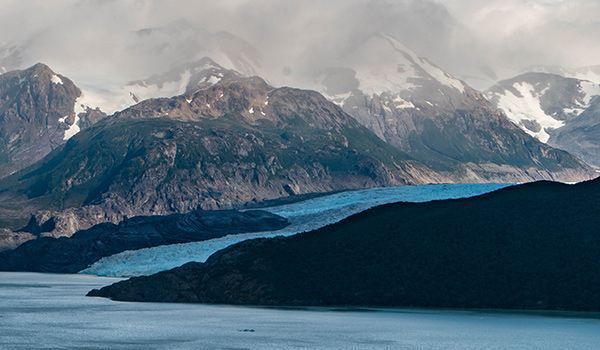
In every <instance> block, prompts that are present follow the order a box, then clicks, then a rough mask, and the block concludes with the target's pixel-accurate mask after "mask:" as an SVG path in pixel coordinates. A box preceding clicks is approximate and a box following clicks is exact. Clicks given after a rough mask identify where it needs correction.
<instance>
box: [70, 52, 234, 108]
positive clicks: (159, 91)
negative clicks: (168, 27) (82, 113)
mask: <svg viewBox="0 0 600 350" xmlns="http://www.w3.org/2000/svg"><path fill="white" fill-rule="evenodd" d="M240 76H241V74H240V73H238V72H236V71H233V70H230V69H226V68H223V67H222V66H220V65H218V64H217V63H215V62H214V61H213V60H212V59H210V58H208V57H203V58H201V59H199V60H197V61H194V62H188V63H184V64H181V65H179V66H177V67H174V68H172V69H170V70H168V71H167V72H163V73H159V74H154V75H152V76H151V77H149V78H146V79H140V80H134V81H130V82H127V83H125V84H123V85H121V86H114V87H112V88H102V89H97V88H94V87H84V88H83V93H82V98H81V99H80V101H81V102H82V103H83V104H85V105H86V106H94V107H98V108H100V109H101V110H103V111H106V112H107V113H108V114H113V113H116V112H119V111H122V110H124V109H126V108H128V107H131V106H132V105H135V104H136V103H138V102H140V101H143V100H147V99H151V98H160V97H173V96H179V95H183V94H193V93H194V92H195V91H197V90H198V89H201V88H207V87H209V86H211V85H214V84H216V83H218V82H219V81H221V80H222V79H230V78H234V77H240Z"/></svg>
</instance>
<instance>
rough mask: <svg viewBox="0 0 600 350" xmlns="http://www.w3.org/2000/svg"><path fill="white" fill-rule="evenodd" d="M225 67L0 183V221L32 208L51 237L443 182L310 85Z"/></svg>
mask: <svg viewBox="0 0 600 350" xmlns="http://www.w3.org/2000/svg"><path fill="white" fill-rule="evenodd" d="M226 73H227V72H225V71H224V72H223V79H221V80H220V81H218V82H216V83H214V84H212V83H211V84H212V85H210V84H209V85H202V86H196V87H197V88H199V90H198V91H195V92H194V93H193V94H189V95H182V96H176V97H172V98H161V99H151V100H146V101H143V102H141V103H139V104H137V105H135V106H133V107H131V108H129V109H126V110H124V111H122V112H119V113H116V114H114V115H112V116H110V117H108V118H106V119H104V120H102V121H100V122H98V123H96V124H95V125H93V126H92V127H90V128H88V129H86V130H83V131H81V132H79V133H78V134H77V135H75V136H73V137H72V138H70V139H69V141H68V142H67V143H66V144H65V145H64V146H63V147H60V148H58V149H56V150H55V151H54V152H52V153H51V154H50V155H48V156H47V157H46V158H44V159H43V160H42V161H40V162H38V163H36V164H35V165H34V166H33V167H31V168H29V169H27V170H26V171H23V172H20V173H17V174H15V175H13V176H11V177H9V178H6V179H5V180H3V181H0V203H1V204H0V224H2V226H3V227H7V228H11V229H19V228H21V227H23V226H25V224H26V223H27V220H29V215H30V214H31V213H33V214H34V215H35V217H34V220H35V221H36V223H37V225H39V226H43V225H44V224H45V223H46V222H48V221H49V220H52V222H53V225H52V227H53V230H51V232H48V233H47V235H50V236H62V235H70V234H72V233H73V232H75V231H78V230H81V229H84V228H88V227H91V226H92V225H94V224H97V223H100V222H105V221H108V222H114V223H116V222H119V221H120V220H122V219H123V218H124V217H126V216H127V217H131V216H137V215H159V214H169V213H182V212H188V211H191V210H194V209H196V208H198V207H200V208H203V209H222V208H232V207H237V206H240V205H243V204H246V203H248V202H257V201H262V200H265V199H273V198H279V197H285V196H290V195H297V194H305V193H313V192H329V191H335V190H342V189H352V188H365V187H374V186H387V185H400V184H409V183H412V184H414V183H431V182H440V181H442V180H443V178H442V177H440V176H439V175H438V174H436V173H435V172H434V171H432V170H430V169H428V168H427V167H426V166H424V165H422V164H420V163H419V162H417V161H415V160H413V159H412V158H411V157H409V156H407V155H406V154H404V153H402V152H401V151H398V150H397V149H395V148H393V147H391V146H390V145H388V144H386V143H385V142H383V141H382V140H380V139H379V138H377V137H376V136H375V135H373V133H371V132H370V131H369V130H367V129H366V128H364V127H363V126H361V125H360V124H359V123H358V122H356V121H355V120H354V119H353V118H352V117H350V116H349V115H347V114H346V113H344V112H343V111H342V110H341V109H340V108H339V107H338V106H336V105H335V104H333V103H331V102H329V101H328V100H327V99H325V98H324V97H323V96H321V95H320V94H318V93H317V92H314V91H308V90H299V89H293V88H287V87H286V88H274V87H272V86H269V85H268V84H267V83H266V82H265V81H264V80H262V79H260V78H258V77H251V78H245V77H238V76H233V75H227V74H226ZM210 74H215V72H214V71H212V70H210Z"/></svg>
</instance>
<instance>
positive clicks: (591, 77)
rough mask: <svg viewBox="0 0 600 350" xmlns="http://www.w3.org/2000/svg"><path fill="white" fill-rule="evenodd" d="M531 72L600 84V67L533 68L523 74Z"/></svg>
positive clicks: (527, 69) (528, 68)
mask: <svg viewBox="0 0 600 350" xmlns="http://www.w3.org/2000/svg"><path fill="white" fill-rule="evenodd" d="M529 72H535V73H549V74H557V75H560V76H563V77H566V78H575V79H579V80H588V81H593V82H596V83H600V65H593V66H584V67H578V68H567V67H561V66H532V67H527V68H526V69H525V71H524V72H523V73H529Z"/></svg>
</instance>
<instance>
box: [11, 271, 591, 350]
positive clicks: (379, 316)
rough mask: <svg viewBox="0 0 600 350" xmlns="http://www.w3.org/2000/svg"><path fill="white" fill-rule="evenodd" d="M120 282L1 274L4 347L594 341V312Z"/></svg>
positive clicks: (526, 348) (566, 348) (451, 345)
mask: <svg viewBox="0 0 600 350" xmlns="http://www.w3.org/2000/svg"><path fill="white" fill-rule="evenodd" d="M114 281H116V279H113V278H103V277H95V276H86V275H53V274H36V273H5V272H2V273H0V349H401V350H434V349H435V350H441V349H449V350H470V349H492V350H493V349H519V350H520V349H523V350H532V349H545V350H579V349H582V350H583V349H598V346H599V344H600V320H599V319H593V318H587V319H586V318H575V317H571V316H559V315H558V316H557V315H555V316H553V317H545V316H541V315H518V314H508V313H502V314H499V313H497V314H494V313H480V312H460V311H435V310H378V311H364V310H363V311H357V310H354V311H352V310H345V311H342V310H337V311H335V310H325V309H311V310H281V309H262V308H247V307H231V306H211V305H186V304H155V303H124V302H113V301H110V300H106V299H101V298H88V297H84V294H85V293H86V292H87V291H88V290H90V289H92V288H98V287H100V286H103V285H106V284H109V283H112V282H114Z"/></svg>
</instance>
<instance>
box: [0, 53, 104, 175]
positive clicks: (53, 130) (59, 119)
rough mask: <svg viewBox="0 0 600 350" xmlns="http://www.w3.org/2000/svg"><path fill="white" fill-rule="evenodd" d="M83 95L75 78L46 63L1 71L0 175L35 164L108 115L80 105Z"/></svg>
mask: <svg viewBox="0 0 600 350" xmlns="http://www.w3.org/2000/svg"><path fill="white" fill-rule="evenodd" d="M80 95H81V91H80V90H79V88H77V87H76V86H75V84H73V82H72V81H71V80H69V79H68V78H67V77H65V76H63V75H60V74H56V73H54V72H53V71H52V70H51V69H50V68H49V67H48V66H46V65H44V64H41V63H38V64H36V65H34V66H32V67H30V68H28V69H25V70H20V71H19V70H17V71H11V72H7V73H4V74H1V75H0V177H4V176H7V175H10V174H12V173H14V172H16V171H18V170H20V169H24V168H26V167H28V166H30V165H32V164H33V163H35V162H36V161H38V160H40V159H42V158H43V157H44V156H46V155H47V154H48V153H50V152H51V151H52V150H53V149H56V148H58V147H59V146H60V145H62V144H63V143H65V141H66V140H67V139H68V138H69V137H70V136H72V135H73V134H74V133H76V132H77V131H78V130H79V129H81V128H85V127H88V126H90V125H91V124H93V123H95V122H97V121H98V120H100V119H102V118H104V117H105V116H106V115H105V114H104V113H102V112H100V111H99V110H88V109H81V108H79V107H78V106H77V103H76V101H77V98H78V97H79V96H80ZM76 111H77V112H76Z"/></svg>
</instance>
